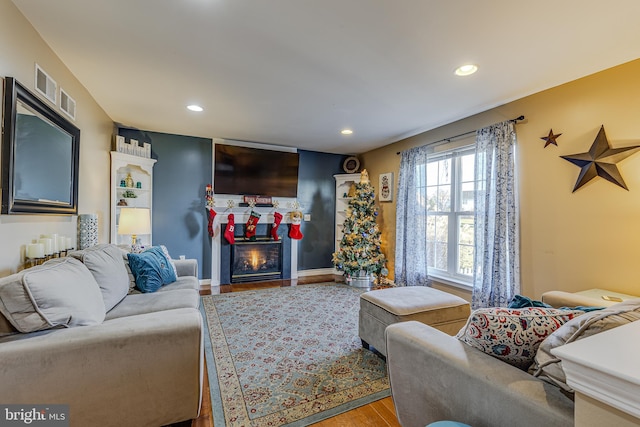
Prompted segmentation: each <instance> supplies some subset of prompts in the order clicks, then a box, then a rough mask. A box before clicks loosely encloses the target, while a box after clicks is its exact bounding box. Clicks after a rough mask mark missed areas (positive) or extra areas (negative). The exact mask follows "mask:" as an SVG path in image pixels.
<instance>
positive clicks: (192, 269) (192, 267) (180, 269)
mask: <svg viewBox="0 0 640 427" xmlns="http://www.w3.org/2000/svg"><path fill="white" fill-rule="evenodd" d="M173 263H174V265H175V266H176V271H177V273H178V277H180V276H195V277H198V260H197V259H194V258H190V259H174V260H173Z"/></svg>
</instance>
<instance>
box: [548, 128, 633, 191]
mask: <svg viewBox="0 0 640 427" xmlns="http://www.w3.org/2000/svg"><path fill="white" fill-rule="evenodd" d="M638 150H640V145H632V146H630V147H623V148H611V145H610V144H609V140H608V139H607V135H606V134H605V132H604V125H603V126H601V127H600V131H599V132H598V135H597V136H596V139H595V140H594V141H593V144H591V147H590V148H589V151H587V152H586V153H578V154H572V155H569V156H560V157H562V158H563V159H565V160H567V161H568V162H571V163H573V164H574V165H576V166H578V167H579V168H580V169H581V171H580V175H579V176H578V180H577V181H576V185H575V186H574V187H573V192H574V193H575V191H576V190H577V189H579V188H580V187H582V186H583V185H585V184H586V183H587V182H589V181H591V180H592V179H593V178H595V177H597V176H600V177H602V178H604V179H606V180H607V181H609V182H612V183H614V184H616V185H618V186H620V187H622V188H624V189H625V190H627V191H628V190H629V189H628V188H627V185H626V184H625V182H624V179H622V175H621V174H620V171H619V170H618V167H617V166H616V163H618V162H620V161H622V160H624V159H626V158H627V157H629V156H631V155H632V154H634V153H636V152H637V151H638Z"/></svg>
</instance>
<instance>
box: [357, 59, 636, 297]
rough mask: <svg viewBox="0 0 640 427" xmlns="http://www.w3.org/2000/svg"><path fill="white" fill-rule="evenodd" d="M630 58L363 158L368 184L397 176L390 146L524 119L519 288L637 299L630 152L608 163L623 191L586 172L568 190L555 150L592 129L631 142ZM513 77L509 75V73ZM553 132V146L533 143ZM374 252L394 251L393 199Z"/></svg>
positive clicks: (577, 149)
mask: <svg viewBox="0 0 640 427" xmlns="http://www.w3.org/2000/svg"><path fill="white" fill-rule="evenodd" d="M638 76H640V60H635V61H633V62H630V63H627V64H623V65H620V66H618V67H615V68H611V69H609V70H605V71H603V72H600V73H597V74H594V75H591V76H588V77H585V78H582V79H579V80H576V81H573V82H570V83H567V84H564V85H562V86H558V87H555V88H552V89H549V90H547V91H544V92H540V93H537V94H534V95H531V96H528V97H526V98H522V99H520V100H517V101H514V102H511V103H509V104H506V105H503V106H500V107H498V108H494V109H492V110H489V111H486V112H484V113H481V114H478V115H475V116H472V117H469V118H466V119H463V120H460V121H458V122H455V123H451V124H449V125H446V126H443V127H441V128H438V129H435V130H432V131H428V132H425V133H422V134H420V135H417V136H414V137H412V138H408V139H405V140H402V141H399V142H397V143H394V144H391V145H389V146H386V147H383V148H380V149H377V150H374V151H371V152H368V153H366V154H364V155H363V156H362V157H363V165H364V167H366V168H367V169H368V171H369V174H370V176H371V178H372V181H373V182H374V183H377V182H378V175H379V174H380V173H384V172H394V173H395V174H394V178H395V181H396V182H395V183H394V184H396V188H397V173H398V168H399V164H400V158H399V157H400V156H397V155H396V152H397V151H401V150H405V149H408V148H411V147H416V146H420V145H424V144H427V143H429V142H433V141H436V140H439V139H442V138H446V137H450V136H453V135H457V134H460V133H463V132H466V131H470V130H474V129H477V128H480V127H484V126H487V125H490V124H492V123H496V122H499V121H503V120H507V119H512V118H515V117H517V116H519V115H521V114H523V115H525V116H526V120H525V121H524V122H520V123H519V124H518V125H517V126H516V130H517V135H518V146H517V149H518V155H517V159H518V160H517V161H518V164H517V168H518V177H519V190H520V209H521V212H520V227H521V243H520V245H521V252H520V253H521V264H520V265H521V283H522V289H521V293H523V294H525V295H528V296H531V297H536V298H537V297H540V295H541V294H542V293H543V292H545V291H548V290H553V289H560V290H565V291H569V292H572V291H579V290H584V289H589V288H596V287H598V288H606V289H610V290H614V291H618V292H622V293H628V294H633V295H640V153H637V154H634V155H632V156H631V157H629V158H627V159H626V160H623V161H622V162H621V163H619V164H618V167H619V169H620V171H621V173H622V176H623V178H624V180H625V181H626V183H627V186H628V188H629V191H626V190H624V189H622V188H620V187H618V186H615V185H614V184H612V183H610V182H608V181H606V180H604V179H603V178H599V177H598V178H596V179H594V180H593V181H591V182H590V183H589V184H587V185H585V186H583V187H582V188H581V189H579V190H578V191H576V192H575V193H572V190H573V186H574V185H575V182H576V179H577V177H578V172H579V168H578V167H577V166H574V165H573V164H571V163H569V162H567V161H566V160H564V159H561V158H560V157H559V156H561V155H568V154H575V153H582V152H586V151H587V150H588V149H589V148H590V146H591V144H592V143H593V141H594V139H595V137H596V135H597V133H598V130H599V129H600V126H601V125H604V127H605V131H606V133H607V137H608V138H609V141H610V144H611V145H612V146H614V147H624V146H630V145H640V78H638ZM514 78H517V76H514ZM551 128H553V131H554V133H562V136H560V137H559V138H558V140H557V141H558V146H557V147H556V146H554V145H550V146H548V147H547V148H543V147H544V144H545V143H544V141H543V140H541V139H540V137H542V136H546V135H547V134H548V133H549V130H550V129H551ZM380 207H381V209H380V210H381V215H380V216H381V228H382V230H383V236H382V237H383V243H384V251H385V253H386V254H387V255H388V256H389V258H391V260H392V262H391V263H390V267H391V269H392V268H393V254H394V247H395V201H394V203H381V204H380Z"/></svg>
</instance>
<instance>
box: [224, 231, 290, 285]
mask: <svg viewBox="0 0 640 427" xmlns="http://www.w3.org/2000/svg"><path fill="white" fill-rule="evenodd" d="M282 277H283V276H282V244H281V241H280V240H278V241H274V240H271V239H265V240H260V239H258V240H256V241H253V242H252V241H245V242H243V241H236V243H235V245H232V252H231V283H243V282H256V281H262V280H275V279H282Z"/></svg>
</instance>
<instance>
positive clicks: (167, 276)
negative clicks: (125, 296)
mask: <svg viewBox="0 0 640 427" xmlns="http://www.w3.org/2000/svg"><path fill="white" fill-rule="evenodd" d="M127 258H128V259H129V267H131V273H133V277H134V278H135V281H136V287H137V288H138V289H140V290H141V291H142V292H155V291H157V290H158V289H160V287H161V286H162V285H168V284H169V283H173V282H175V281H176V280H177V277H176V273H175V271H174V270H173V267H172V266H171V262H170V261H169V260H168V259H167V256H166V255H165V254H164V252H163V250H162V248H160V247H159V246H152V247H151V248H149V249H147V250H146V251H144V252H141V253H138V254H134V253H130V254H127Z"/></svg>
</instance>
